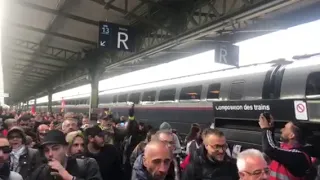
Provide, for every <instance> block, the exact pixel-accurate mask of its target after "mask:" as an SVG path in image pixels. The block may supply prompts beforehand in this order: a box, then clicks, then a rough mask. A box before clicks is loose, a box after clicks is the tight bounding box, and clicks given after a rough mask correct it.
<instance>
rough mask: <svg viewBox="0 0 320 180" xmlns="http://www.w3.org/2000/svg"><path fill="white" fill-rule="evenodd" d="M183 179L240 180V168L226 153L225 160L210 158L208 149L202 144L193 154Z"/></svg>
mask: <svg viewBox="0 0 320 180" xmlns="http://www.w3.org/2000/svg"><path fill="white" fill-rule="evenodd" d="M193 156H194V157H193V158H192V159H193V160H192V161H191V162H190V164H189V165H188V166H187V169H186V170H185V172H184V174H183V176H182V180H238V179H239V177H238V170H237V166H236V163H235V162H234V160H232V159H231V158H229V157H228V156H227V155H225V160H224V161H223V162H218V161H214V160H209V158H208V157H207V151H206V149H205V148H204V146H201V147H200V148H199V149H198V150H196V153H194V154H193Z"/></svg>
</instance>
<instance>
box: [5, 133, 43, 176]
mask: <svg viewBox="0 0 320 180" xmlns="http://www.w3.org/2000/svg"><path fill="white" fill-rule="evenodd" d="M7 138H8V140H9V143H10V146H11V148H12V151H11V153H10V170H11V171H14V172H17V173H19V174H21V175H22V176H23V177H24V178H25V179H27V178H28V177H29V176H30V175H31V173H32V172H33V171H34V170H35V169H36V168H37V167H38V166H39V165H40V164H41V156H40V153H39V151H38V150H36V149H33V148H29V147H27V146H26V144H27V138H26V134H25V133H24V131H23V129H22V128H20V127H13V128H11V129H10V130H9V131H8V136H7Z"/></svg>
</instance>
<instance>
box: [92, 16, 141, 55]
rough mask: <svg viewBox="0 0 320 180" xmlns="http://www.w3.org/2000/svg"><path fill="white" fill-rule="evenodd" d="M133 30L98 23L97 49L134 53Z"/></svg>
mask: <svg viewBox="0 0 320 180" xmlns="http://www.w3.org/2000/svg"><path fill="white" fill-rule="evenodd" d="M134 38H135V33H134V29H133V28H132V27H130V26H125V25H119V24H114V23H109V22H104V21H100V22H99V42H98V47H99V48H105V49H113V50H114V49H115V50H122V51H131V52H132V51H134Z"/></svg>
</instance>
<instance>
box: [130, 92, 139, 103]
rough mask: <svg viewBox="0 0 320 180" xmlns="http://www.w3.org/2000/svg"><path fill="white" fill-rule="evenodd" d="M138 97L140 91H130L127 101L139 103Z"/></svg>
mask: <svg viewBox="0 0 320 180" xmlns="http://www.w3.org/2000/svg"><path fill="white" fill-rule="evenodd" d="M139 99H140V93H132V94H130V96H129V101H130V102H133V103H135V104H138V103H139Z"/></svg>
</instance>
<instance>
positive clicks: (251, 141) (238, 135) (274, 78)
mask: <svg viewBox="0 0 320 180" xmlns="http://www.w3.org/2000/svg"><path fill="white" fill-rule="evenodd" d="M178 68H179V67H177V70H178ZM163 73H166V72H163ZM128 80H129V79H128ZM89 96H90V94H88V95H85V97H82V98H75V99H73V98H70V99H66V100H65V104H66V105H65V109H66V111H71V112H88V111H89V110H88V109H89V99H90V98H89ZM287 99H303V100H304V101H305V102H306V104H307V107H306V108H307V109H308V122H307V123H309V124H310V128H313V129H314V131H316V132H317V131H319V130H320V128H319V122H320V111H319V108H320V106H319V105H320V56H319V55H318V56H307V57H305V58H301V59H298V60H290V61H288V60H276V61H271V62H267V63H261V64H254V65H248V66H243V67H234V68H229V69H224V70H218V71H213V72H206V73H201V74H196V75H190V76H184V77H179V78H172V79H166V80H161V81H157V82H150V83H144V84H137V85H133V86H127V87H121V88H116V89H109V90H106V91H102V92H99V108H110V109H111V110H112V112H113V114H114V116H116V117H120V116H125V115H127V114H128V109H129V108H130V107H131V104H132V103H134V104H135V117H136V119H138V120H139V121H142V122H145V123H147V124H150V125H152V126H154V127H159V125H160V124H161V123H162V122H168V123H170V124H171V126H172V127H173V128H174V129H177V131H178V132H181V133H188V131H189V129H190V125H191V124H192V123H198V124H200V125H201V126H202V127H209V126H211V125H212V124H213V123H215V124H216V127H217V128H221V129H222V130H223V131H224V132H225V134H227V138H228V139H229V140H230V141H233V142H234V143H240V144H242V145H244V146H250V147H255V148H260V139H261V138H260V136H259V133H260V132H259V128H258V123H257V119H258V117H256V118H257V119H256V120H247V121H246V120H241V121H237V117H233V118H230V119H227V118H225V119H221V120H219V119H216V118H215V117H214V115H213V103H214V102H219V101H244V100H245V101H259V100H287ZM60 104H61V102H60V101H54V102H53V111H54V112H59V111H60V109H61V105H60ZM46 109H47V104H46V102H44V103H39V104H37V111H46ZM287 120H290V119H287ZM219 122H220V123H219ZM232 125H234V126H232ZM317 129H318V130H317ZM249 137H250V138H249Z"/></svg>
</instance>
